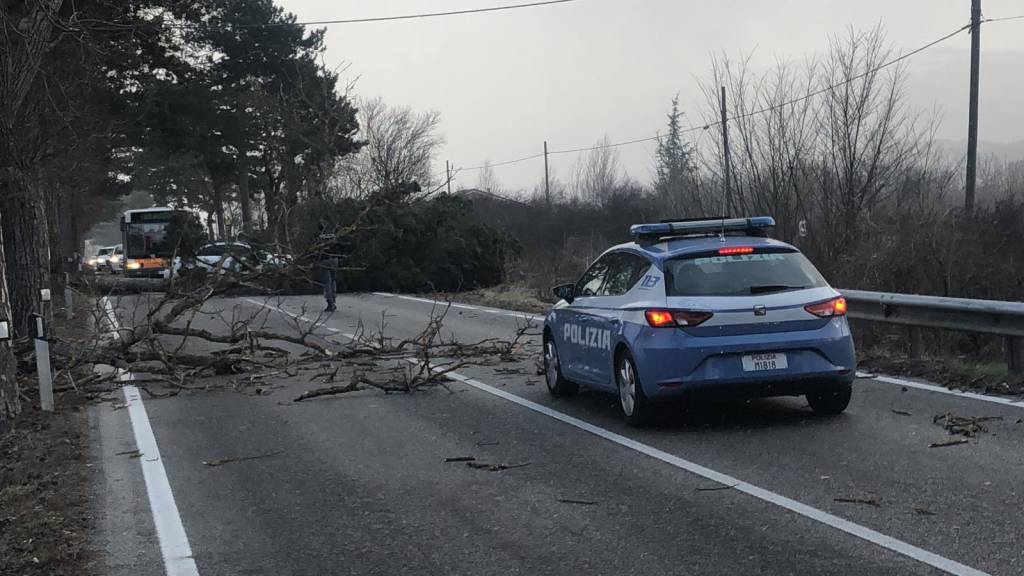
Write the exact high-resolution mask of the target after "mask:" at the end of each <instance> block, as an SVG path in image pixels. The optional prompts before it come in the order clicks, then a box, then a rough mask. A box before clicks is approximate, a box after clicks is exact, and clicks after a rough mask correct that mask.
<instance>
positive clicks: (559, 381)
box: [544, 336, 580, 398]
mask: <svg viewBox="0 0 1024 576" xmlns="http://www.w3.org/2000/svg"><path fill="white" fill-rule="evenodd" d="M544 380H545V382H547V385H548V392H550V393H551V395H552V396H554V397H555V398H567V397H570V396H575V395H576V393H577V392H579V390H580V385H579V384H577V383H575V382H570V381H568V380H566V379H565V378H564V377H563V376H562V365H561V363H560V362H559V359H558V347H557V346H556V345H555V339H554V338H552V337H550V336H548V337H547V338H545V339H544Z"/></svg>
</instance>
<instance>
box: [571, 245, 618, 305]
mask: <svg viewBox="0 0 1024 576" xmlns="http://www.w3.org/2000/svg"><path fill="white" fill-rule="evenodd" d="M611 256H612V254H608V255H606V256H602V257H601V258H599V259H598V260H597V262H594V263H593V264H592V265H591V266H590V269H588V270H587V271H586V272H584V273H583V277H581V278H580V281H579V282H577V283H576V296H577V297H585V296H600V295H601V286H602V285H603V284H604V280H605V276H606V275H607V274H608V265H609V261H610V257H611Z"/></svg>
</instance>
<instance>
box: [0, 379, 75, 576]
mask: <svg viewBox="0 0 1024 576" xmlns="http://www.w3.org/2000/svg"><path fill="white" fill-rule="evenodd" d="M23 409H24V411H23V413H22V415H21V416H20V417H19V419H18V420H17V421H16V423H15V426H14V428H13V429H12V430H10V431H8V432H7V433H5V434H3V435H2V436H0V574H17V575H19V576H36V575H40V576H41V575H44V574H45V575H64V574H66V575H68V576H78V575H81V574H86V573H87V570H86V568H85V567H86V566H87V564H88V562H89V558H88V554H87V553H86V548H85V543H86V540H87V538H88V523H89V522H88V518H89V500H88V495H87V488H86V486H87V484H88V476H89V472H88V465H87V454H88V450H87V443H88V442H87V438H88V434H87V432H86V417H85V413H84V405H83V402H82V401H81V400H77V399H76V397H75V396H73V395H61V396H59V397H58V402H57V411H56V412H55V413H54V414H47V413H45V412H42V411H41V410H39V408H38V406H37V405H36V404H35V403H29V402H26V403H24V404H23Z"/></svg>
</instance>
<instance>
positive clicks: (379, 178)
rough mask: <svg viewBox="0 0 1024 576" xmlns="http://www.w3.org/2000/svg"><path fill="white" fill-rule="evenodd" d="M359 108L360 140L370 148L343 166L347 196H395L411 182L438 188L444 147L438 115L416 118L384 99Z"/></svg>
mask: <svg viewBox="0 0 1024 576" xmlns="http://www.w3.org/2000/svg"><path fill="white" fill-rule="evenodd" d="M358 107H359V115H358V118H359V126H360V133H359V135H358V137H359V138H360V139H362V140H363V141H364V142H365V145H364V146H363V148H362V149H361V150H360V151H359V153H358V154H354V155H351V156H350V157H347V158H345V159H344V160H343V161H342V162H341V163H340V164H339V166H338V176H339V179H340V181H341V182H342V186H343V188H344V193H345V194H347V195H351V196H357V197H362V196H367V195H369V194H373V193H376V192H382V191H383V192H394V191H397V190H399V189H402V188H403V187H406V186H408V185H410V184H411V183H417V184H419V186H420V188H421V189H429V188H430V187H431V186H432V185H433V184H435V183H436V181H437V178H436V177H435V176H434V175H433V174H432V167H433V163H434V158H435V157H436V156H437V152H438V149H439V148H440V147H441V145H443V144H444V137H443V136H442V135H441V134H440V133H439V131H438V127H439V125H440V123H441V116H440V114H439V113H438V112H435V111H427V112H419V113H417V112H415V111H413V110H412V109H411V108H409V107H405V106H390V105H388V104H386V103H385V102H384V101H383V100H382V99H380V98H374V99H371V100H364V101H361V102H359V103H358Z"/></svg>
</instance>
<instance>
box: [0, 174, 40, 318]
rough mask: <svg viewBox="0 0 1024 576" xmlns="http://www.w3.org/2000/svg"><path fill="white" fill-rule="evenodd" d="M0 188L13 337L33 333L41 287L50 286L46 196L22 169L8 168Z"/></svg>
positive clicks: (1, 219) (0, 213)
mask: <svg viewBox="0 0 1024 576" xmlns="http://www.w3.org/2000/svg"><path fill="white" fill-rule="evenodd" d="M3 180H4V182H3V184H2V185H0V186H2V189H0V226H2V229H3V232H4V234H3V236H4V238H3V244H4V251H5V253H6V265H7V275H6V277H7V289H8V297H9V300H8V301H9V302H10V307H11V316H10V318H11V320H12V324H13V325H12V329H13V330H14V336H17V337H23V336H31V335H32V333H33V328H32V314H33V313H35V312H36V310H37V309H38V307H39V290H40V289H41V288H43V287H45V286H48V285H49V273H48V270H49V262H50V247H49V234H48V230H47V228H48V227H47V225H46V221H47V218H46V209H45V199H44V198H43V195H42V194H40V193H38V191H36V190H34V189H33V186H32V184H31V183H30V181H29V178H28V177H27V175H26V174H25V173H24V171H23V170H21V169H19V168H10V169H8V170H7V174H6V178H4V179H3Z"/></svg>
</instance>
